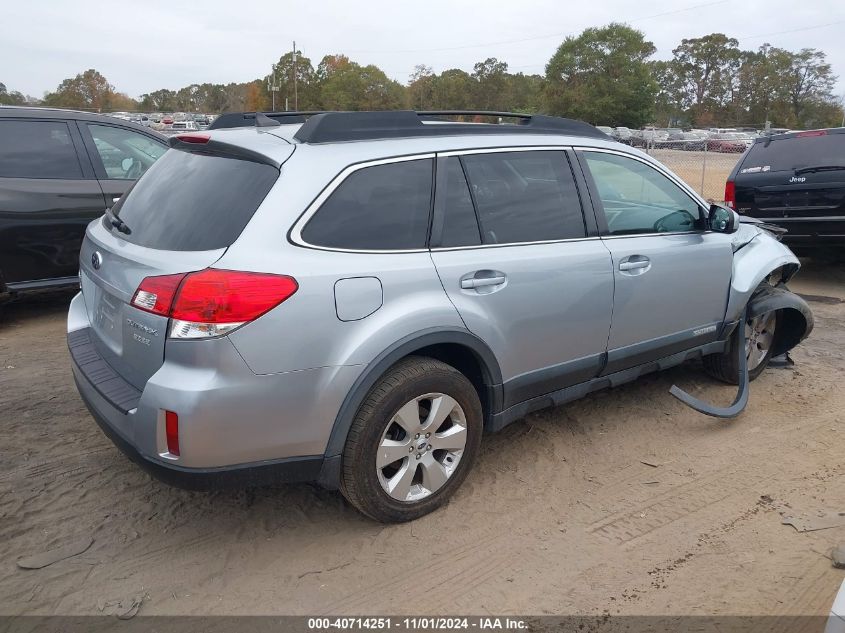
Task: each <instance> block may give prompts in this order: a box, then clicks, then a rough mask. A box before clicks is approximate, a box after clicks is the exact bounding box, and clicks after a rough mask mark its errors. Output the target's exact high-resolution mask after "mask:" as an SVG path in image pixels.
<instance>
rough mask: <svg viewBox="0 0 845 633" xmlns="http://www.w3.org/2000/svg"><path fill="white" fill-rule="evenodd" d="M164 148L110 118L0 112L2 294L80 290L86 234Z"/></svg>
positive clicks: (162, 142) (153, 136) (151, 135)
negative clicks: (68, 287)
mask: <svg viewBox="0 0 845 633" xmlns="http://www.w3.org/2000/svg"><path fill="white" fill-rule="evenodd" d="M167 148H168V145H167V139H166V138H165V137H164V136H162V135H160V134H157V133H156V132H154V131H152V130H149V129H148V128H145V127H143V126H140V125H135V124H134V123H130V122H128V121H122V120H120V119H115V118H112V117H107V116H101V115H97V114H89V113H86V112H73V111H69V110H53V109H46V108H7V107H0V293H2V292H4V291H6V292H18V291H22V290H32V289H36V288H45V287H56V286H63V285H70V284H75V283H78V279H77V272H78V270H79V247H80V245H81V244H82V238H83V237H84V236H85V227H86V226H87V225H88V223H89V222H90V221H91V220H92V219H94V218H97V217H99V216H101V215H103V210H104V209H105V208H106V207H110V206H112V204H113V202H114V201H115V200H116V199H117V198H119V197H120V196H121V195H123V193H124V192H125V191H126V190H127V189H128V188H129V187H130V186H131V185H132V183H133V182H135V180H136V179H137V178H138V177H139V176H140V175H141V174H142V173H144V172H145V171H146V170H147V169H148V168H149V167H150V166H151V165H152V164H153V163H154V162H155V161H156V160H157V159H158V158H159V157H160V156H161V155H162V154H164V152H165V151H166V150H167Z"/></svg>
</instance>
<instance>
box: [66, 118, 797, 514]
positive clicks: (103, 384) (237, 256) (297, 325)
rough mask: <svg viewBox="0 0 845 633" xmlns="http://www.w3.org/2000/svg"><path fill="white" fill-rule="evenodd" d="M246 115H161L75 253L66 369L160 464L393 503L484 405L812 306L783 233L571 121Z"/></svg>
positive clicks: (126, 439)
mask: <svg viewBox="0 0 845 633" xmlns="http://www.w3.org/2000/svg"><path fill="white" fill-rule="evenodd" d="M247 116H249V115H246V113H240V118H241V121H242V122H243V123H242V124H243V125H247V126H249V125H250V123H253V125H252V126H250V127H241V128H234V129H216V130H211V131H209V132H202V133H197V132H193V133H183V134H178V135H176V136H174V137H173V138H172V139H171V141H170V142H171V149H170V150H169V151H168V152H167V154H166V155H165V156H164V157H163V158H162V159H161V160H160V161H159V162H158V163H156V164H155V165H154V166H153V167H152V168H151V169H150V171H149V172H148V173H147V174H146V175H145V176H144V177H143V178H142V179H141V180H140V181H139V182H138V184H137V186H135V187H134V188H133V189H132V190H131V191H130V192H129V193H128V195H126V196H124V197H123V198H122V199H121V200H120V202H119V203H118V205H117V206H116V207H115V208H114V215H113V216H112V217H111V218H104V219H103V220H95V221H93V222H91V224H90V225H89V226H88V230H87V233H86V237H85V242H84V244H83V247H82V252H81V256H80V268H81V270H80V280H81V292H80V294H78V295H77V296H76V297H75V298H74V299H73V301H72V302H71V305H70V309H69V314H68V344H69V347H70V353H71V357H72V367H73V370H72V371H73V374H74V377H75V379H76V383H77V385H78V388H79V391H80V393H81V395H82V398H83V400H84V401H85V402H86V404H87V406H88V408H89V410H90V411H91V413H92V415H93V417H94V418H95V420H97V422H98V423H99V425H100V426H101V428H102V429H103V430H104V432H105V433H106V434H107V435H108V436H109V437H110V438H111V439H112V440H113V441H114V442H115V443H116V444H117V445H118V446H119V447H120V448H121V449H122V450H124V451H126V452H127V453H128V454H129V455H130V456H132V458H133V459H134V460H135V461H137V462H138V463H139V464H140V465H142V467H144V468H147V469H148V470H150V471H151V472H152V473H153V474H155V475H156V476H158V477H161V478H163V479H165V480H166V481H170V482H172V483H181V484H182V485H187V486H198V487H208V486H211V487H215V486H219V485H221V484H222V483H223V482H225V481H226V480H228V481H229V482H230V483H231V482H235V483H238V482H240V483H241V484H243V483H247V484H249V485H255V484H256V483H258V482H260V481H265V482H281V481H285V480H287V481H292V480H317V481H318V482H320V483H321V484H322V485H324V486H326V487H328V488H335V489H337V488H339V489H340V491H341V492H342V493H343V494H344V495H345V496H346V498H347V499H348V500H349V502H350V503H351V504H352V505H353V506H355V507H356V508H358V509H359V510H361V511H362V512H364V513H365V514H367V515H368V516H370V517H373V518H375V519H377V520H380V521H387V522H395V521H407V520H411V519H415V518H417V517H420V516H423V515H424V514H427V513H428V512H431V511H432V510H434V509H436V508H437V507H439V506H441V505H442V504H443V503H445V502H446V500H447V499H448V498H449V497H450V496H451V495H452V493H454V492H455V490H456V489H458V487H459V486H460V485H461V483H462V481H463V480H464V479H465V477H466V476H467V474H468V473H469V472H470V471H471V469H472V467H473V462H474V461H475V459H476V457H477V456H478V454H479V450H480V445H481V439H482V432H483V431H484V430H485V429H486V430H489V431H494V430H499V429H502V428H504V427H505V426H506V425H508V424H510V423H511V422H514V421H516V420H518V419H520V418H521V417H523V416H525V415H526V414H528V413H530V412H531V411H535V410H538V409H541V408H544V407H549V406H553V405H559V404H562V403H563V402H566V401H569V400H573V399H576V398H579V397H582V396H585V395H587V394H589V393H591V392H593V391H595V390H596V389H600V388H603V387H609V386H616V385H618V384H621V383H623V382H626V381H630V380H634V379H635V378H637V377H639V376H640V375H642V374H645V373H648V372H650V371H655V370H657V369H665V368H667V367H671V366H673V365H677V364H680V363H682V362H684V361H685V360H686V359H688V358H698V357H703V362H704V366H705V367H706V368H708V371H710V372H712V373H713V375H714V376H716V377H718V378H719V379H720V380H724V381H727V382H733V383H734V384H736V382H737V381H738V380H740V379H743V381H744V378H745V376H746V374H745V371H744V370H743V369H742V368H741V367H740V366H741V364H742V363H741V361H740V360H739V359H740V358H742V359H746V358H747V360H748V368H749V374H748V375H749V377H750V378H751V379H754V378H756V377H757V376H758V375H760V373H761V372H762V371H763V370H764V368H765V367H766V365H767V364H768V362H769V359H770V358H771V357H772V356H773V355H777V354H780V353H782V352H784V351H786V350H787V349H789V348H791V347H792V346H794V345H796V344H798V343H799V342H800V341H801V340H802V339H803V338H804V337H805V336H806V335H807V334H809V332H810V330H811V329H812V315H811V313H810V311H809V308H807V306H806V304H805V303H804V302H803V301H802V300H801V299H800V298H798V297H797V296H795V295H793V294H791V293H789V292H788V291H787V290H785V289H784V288H783V287H781V286H779V287H778V288H777V289H775V288H774V287H772V286H771V285H769V283H768V280H769V279H771V280H772V283H779V282H783V283H786V282H787V281H788V280H789V279H790V278H791V277H792V275H794V274H795V272H797V270H798V268H799V266H800V264H799V261H798V260H797V259H796V258H795V257H794V256H793V255H792V253H790V252H789V249H788V248H786V247H785V246H784V245H783V244H780V243H779V242H778V241H777V240H776V239H775V238H774V237H773V236H772V235H771V234H770V233H768V232H766V231H765V230H763V229H760V228H758V227H756V226H754V225H749V224H740V223H739V216H738V215H737V214H736V213H734V212H733V211H731V210H729V209H727V208H725V207H722V206H718V205H710V204H708V203H707V202H706V201H705V200H703V199H702V198H701V197H700V196H698V195H697V194H696V193H695V191H694V190H693V189H692V188H690V187H689V186H688V185H686V184H685V183H684V182H683V180H681V179H680V178H678V177H677V176H675V175H674V174H672V173H671V172H670V171H669V170H668V169H666V168H665V167H664V166H663V165H661V164H660V163H658V162H657V161H656V160H654V159H653V158H651V157H649V156H646V155H644V154H643V153H642V152H638V151H636V150H632V149H630V148H627V147H624V146H622V145H620V144H619V143H617V142H614V141H612V140H611V139H609V138H607V136H606V135H605V134H603V133H601V132H599V131H598V130H596V129H595V128H594V127H592V126H590V125H587V124H585V123H581V122H578V121H572V120H567V119H559V118H555V117H545V116H541V115H535V116H528V115H518V114H514V115H509V116H510V117H511V118H518V119H523V124H521V125H513V124H500V125H495V124H483V123H475V124H466V123H454V122H444V121H431V120H430V118H424V117H421V116H419V115H418V114H417V113H416V112H410V111H403V112H330V113H322V114H317V115H315V116H312V117H310V118H308V119H307V121H306V122H304V123H302V122H301V118H300V119H299V121H297V119H293V118H290V119H286V116H285V115H284V114H282V115H279V116H278V117H277V118H276V120H275V122H274V120H273V119H271V118H270V117H268V116H264V115H261V116H260V117H258V116H257V115H255V114H254V113H252V114H251V116H249V118H247ZM286 121H288V122H286ZM221 127H222V126H221ZM397 209H401V210H402V212H401V213H397ZM759 297H765V298H766V303H764V304H763V303H757V304H756V305H758V306H759V309H760V312H759V313H755V314H753V315H752V314H750V313H749V312H748V311H747V308H746V306H748V305H749V304H750V305H755V302H756V301H758V300H759V299H758V298H759ZM746 316H747V317H748V318H746ZM746 332H752V333H753V335H754V341H755V345H754V347H753V349H752V348H746V346H745V344H744V341H745V336H746ZM743 355H744V356H743ZM475 488H476V489H475V490H473V492H472V493H473V494H484V491H483V490H481V489H480V488H478V487H477V486H476V487H475ZM129 494H134V492H132V491H130V492H129ZM129 503H131V501H129Z"/></svg>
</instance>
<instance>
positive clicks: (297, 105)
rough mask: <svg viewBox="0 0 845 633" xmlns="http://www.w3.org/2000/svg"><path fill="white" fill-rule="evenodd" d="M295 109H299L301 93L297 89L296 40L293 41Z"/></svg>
mask: <svg viewBox="0 0 845 633" xmlns="http://www.w3.org/2000/svg"><path fill="white" fill-rule="evenodd" d="M293 109H294V110H296V111H299V94H298V93H297V90H296V41H294V43H293Z"/></svg>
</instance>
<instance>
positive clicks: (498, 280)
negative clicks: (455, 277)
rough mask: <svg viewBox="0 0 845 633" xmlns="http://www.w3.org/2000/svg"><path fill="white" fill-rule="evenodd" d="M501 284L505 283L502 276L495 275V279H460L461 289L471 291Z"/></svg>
mask: <svg viewBox="0 0 845 633" xmlns="http://www.w3.org/2000/svg"><path fill="white" fill-rule="evenodd" d="M503 283H505V276H504V275H497V276H495V277H470V278H469V279H461V288H463V289H464V290H472V289H473V288H484V287H485V286H498V285H500V284H503Z"/></svg>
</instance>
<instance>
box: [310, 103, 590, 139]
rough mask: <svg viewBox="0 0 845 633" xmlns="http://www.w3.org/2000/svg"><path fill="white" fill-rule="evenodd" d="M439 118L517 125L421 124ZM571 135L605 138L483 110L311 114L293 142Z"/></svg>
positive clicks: (579, 124) (568, 124)
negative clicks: (507, 120)
mask: <svg viewBox="0 0 845 633" xmlns="http://www.w3.org/2000/svg"><path fill="white" fill-rule="evenodd" d="M441 116H474V117H494V118H499V119H501V118H516V119H519V123H518V124H504V123H502V124H498V125H495V124H494V125H490V124H487V125H485V124H478V123H461V122H443V123H441V124H438V125H426V124H425V123H423V121H424V120H429V121H430V120H432V119H433V118H436V117H441ZM511 133H518V134H573V135H578V136H592V137H598V138H607V136H606V135H605V134H604V133H603V132H601V131H599V130H597V129H596V128H595V127H593V126H592V125H589V124H588V123H584V122H583V121H575V120H572V119H564V118H560V117H551V116H545V115H542V114H521V113H517V112H490V111H485V110H434V111H423V112H415V111H413V110H392V111H384V112H323V113H320V114H313V115H312V116H310V118H308V120H307V121H305V123H304V124H303V125H302V127H300V128H299V130H297V131H296V134H294V138H295V139H296V140H298V141H299V142H301V143H309V144H310V143H331V142H339V141H362V140H375V139H390V138H407V137H419V136H452V135H455V134H473V135H475V134H511Z"/></svg>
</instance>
